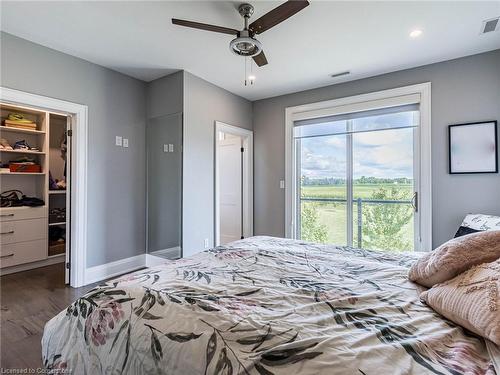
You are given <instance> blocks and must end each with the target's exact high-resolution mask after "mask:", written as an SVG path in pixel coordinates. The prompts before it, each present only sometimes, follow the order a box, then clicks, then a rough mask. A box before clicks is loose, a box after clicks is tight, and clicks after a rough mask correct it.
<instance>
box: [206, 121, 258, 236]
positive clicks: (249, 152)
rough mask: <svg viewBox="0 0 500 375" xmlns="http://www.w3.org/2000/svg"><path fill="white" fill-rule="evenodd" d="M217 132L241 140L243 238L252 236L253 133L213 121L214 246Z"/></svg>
mask: <svg viewBox="0 0 500 375" xmlns="http://www.w3.org/2000/svg"><path fill="white" fill-rule="evenodd" d="M219 132H223V133H228V134H233V135H237V136H239V137H241V138H242V139H243V149H244V152H243V171H242V172H243V207H242V210H243V237H244V238H247V237H251V236H253V131H252V130H247V129H243V128H240V127H237V126H233V125H229V124H226V123H224V122H221V121H215V131H214V155H215V158H214V161H215V163H214V164H215V173H214V176H215V178H214V205H215V206H214V214H215V217H214V239H215V246H219V245H220V212H219V211H220V210H219V201H220V187H219V152H218V147H217V135H218V133H219Z"/></svg>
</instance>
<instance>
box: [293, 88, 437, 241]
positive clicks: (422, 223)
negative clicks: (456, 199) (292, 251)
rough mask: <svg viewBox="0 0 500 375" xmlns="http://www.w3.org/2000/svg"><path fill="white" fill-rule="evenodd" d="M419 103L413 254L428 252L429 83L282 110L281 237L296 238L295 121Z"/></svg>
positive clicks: (430, 237)
mask: <svg viewBox="0 0 500 375" xmlns="http://www.w3.org/2000/svg"><path fill="white" fill-rule="evenodd" d="M412 103H419V105H420V124H419V131H418V140H417V142H418V147H416V149H415V158H419V161H420V163H419V164H420V165H419V169H418V170H417V171H416V173H417V175H418V181H417V184H418V191H419V195H420V196H419V205H418V206H419V207H418V211H419V212H418V215H416V216H415V219H416V220H419V233H418V236H417V239H418V241H415V242H416V243H415V251H430V250H432V181H431V180H432V158H431V83H430V82H425V83H420V84H416V85H411V86H404V87H398V88H393V89H388V90H382V91H376V92H371V93H367V94H361V95H355V96H349V97H344V98H340V99H333V100H326V101H322V102H316V103H310V104H304V105H298V106H293V107H287V108H285V236H286V237H287V238H296V237H297V236H296V229H297V228H296V226H297V225H296V222H295V221H296V219H295V217H296V213H297V202H296V199H295V198H296V196H297V187H296V165H297V155H296V153H295V147H294V143H293V141H294V139H293V123H294V121H297V120H303V119H310V118H318V117H324V116H331V115H337V114H343V113H352V112H358V111H363V110H369V109H378V108H387V107H393V106H399V105H404V104H412Z"/></svg>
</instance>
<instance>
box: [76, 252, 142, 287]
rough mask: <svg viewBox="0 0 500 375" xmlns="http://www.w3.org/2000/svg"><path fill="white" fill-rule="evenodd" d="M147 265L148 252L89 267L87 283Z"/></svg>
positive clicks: (86, 275)
mask: <svg viewBox="0 0 500 375" xmlns="http://www.w3.org/2000/svg"><path fill="white" fill-rule="evenodd" d="M144 267H146V254H140V255H136V256H133V257H130V258H125V259H120V260H117V261H115V262H110V263H106V264H101V265H99V266H95V267H89V268H87V269H86V270H85V285H88V284H92V283H95V282H98V281H102V280H105V279H109V278H110V277H113V276H118V275H122V274H124V273H128V272H132V271H136V270H138V269H140V268H144Z"/></svg>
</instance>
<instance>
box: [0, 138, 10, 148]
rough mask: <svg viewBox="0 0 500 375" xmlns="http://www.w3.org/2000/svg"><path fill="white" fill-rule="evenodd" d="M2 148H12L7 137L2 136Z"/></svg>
mask: <svg viewBox="0 0 500 375" xmlns="http://www.w3.org/2000/svg"><path fill="white" fill-rule="evenodd" d="M0 150H12V146H11V145H10V144H9V142H8V141H7V140H6V139H5V138H0Z"/></svg>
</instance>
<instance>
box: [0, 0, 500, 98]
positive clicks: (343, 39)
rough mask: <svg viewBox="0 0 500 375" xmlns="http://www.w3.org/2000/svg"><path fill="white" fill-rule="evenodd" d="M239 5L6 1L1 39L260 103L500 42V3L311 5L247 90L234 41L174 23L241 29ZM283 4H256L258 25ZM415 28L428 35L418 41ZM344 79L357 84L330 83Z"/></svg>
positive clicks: (283, 33) (280, 36)
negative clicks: (187, 79) (171, 76)
mask: <svg viewBox="0 0 500 375" xmlns="http://www.w3.org/2000/svg"><path fill="white" fill-rule="evenodd" d="M239 3H240V2H221V1H200V2H193V1H168V2H167V1H163V2H158V1H157V2H144V1H135V2H130V1H115V2H57V1H55V2H47V1H36V2H26V1H20V2H6V1H2V3H1V8H2V9H1V11H2V12H1V13H2V15H1V29H2V30H3V31H6V32H8V33H11V34H14V35H17V36H19V37H21V38H25V39H28V40H31V41H33V42H35V43H39V44H42V45H44V46H47V47H50V48H53V49H56V50H59V51H62V52H65V53H68V54H70V55H74V56H77V57H80V58H83V59H86V60H88V61H91V62H94V63H96V64H100V65H103V66H106V67H109V68H111V69H114V70H117V71H120V72H123V73H125V74H128V75H130V76H133V77H137V78H139V79H142V80H145V81H150V80H153V79H156V78H159V77H161V76H163V75H166V74H168V73H171V72H173V71H176V70H179V69H185V70H187V71H189V72H191V73H193V74H195V75H197V76H199V77H201V78H203V79H206V80H207V81H210V82H212V83H214V84H216V85H218V86H221V87H223V88H225V89H227V90H229V91H231V92H233V93H235V94H238V95H241V96H243V97H245V98H248V99H251V100H255V99H261V98H265V97H270V96H275V95H280V94H284V93H290V92H295V91H300V90H304V89H308V88H314V87H320V86H326V85H329V84H333V83H337V82H344V81H347V80H353V79H358V78H361V77H367V76H372V75H377V74H381V73H385V72H390V71H394V70H400V69H404V68H409V67H414V66H419V65H424V64H428V63H433V62H438V61H443V60H449V59H452V58H457V57H461V56H466V55H471V54H475V53H480V52H484V51H488V50H493V49H497V48H500V32H498V31H497V32H492V33H489V34H486V35H480V33H479V31H480V28H481V23H482V21H483V20H485V19H488V18H492V17H495V16H500V1H490V2H480V1H470V2H464V1H441V2H436V1H415V2H408V1H396V2H395V1H393V2H391V1H389V2H376V1H369V2H359V1H349V2H347V1H314V0H312V1H311V5H310V6H309V7H307V8H305V9H304V10H303V11H301V12H299V13H298V14H297V15H295V16H293V17H292V18H290V19H288V20H287V21H285V22H283V23H281V24H279V25H278V26H276V27H274V28H273V29H271V30H269V31H267V32H265V33H263V34H262V35H260V36H259V37H258V39H259V40H260V41H261V42H262V43H263V45H264V50H265V52H266V56H267V58H268V60H269V65H266V66H264V67H262V68H255V69H254V71H255V72H256V73H255V75H256V76H257V80H256V83H255V85H253V86H250V87H245V86H244V85H243V79H244V59H243V58H242V57H239V56H236V55H233V54H232V53H231V52H229V41H230V40H231V39H232V37H231V36H230V35H225V34H218V33H211V32H206V31H200V30H194V29H189V28H185V27H180V26H174V25H172V24H171V21H170V19H171V18H172V17H175V18H182V19H190V20H194V21H199V22H205V23H212V24H216V25H221V26H227V27H232V28H237V29H241V26H242V19H241V18H240V16H239V14H238V13H237V10H236V8H237V6H238V4H239ZM280 3H281V2H274V1H272V2H271V1H253V5H254V6H255V14H254V17H253V19H256V18H257V17H259V16H261V15H262V14H264V13H266V12H268V11H269V10H271V9H272V8H274V7H276V6H277V5H279V4H280ZM415 28H420V29H422V30H423V34H422V36H421V37H420V38H418V39H415V40H414V39H410V38H409V36H408V34H409V32H410V31H411V30H413V29H415ZM33 63H35V62H33ZM345 70H350V71H351V72H352V73H351V75H350V76H348V77H344V78H340V79H332V78H330V74H332V73H336V72H341V71H345Z"/></svg>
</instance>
